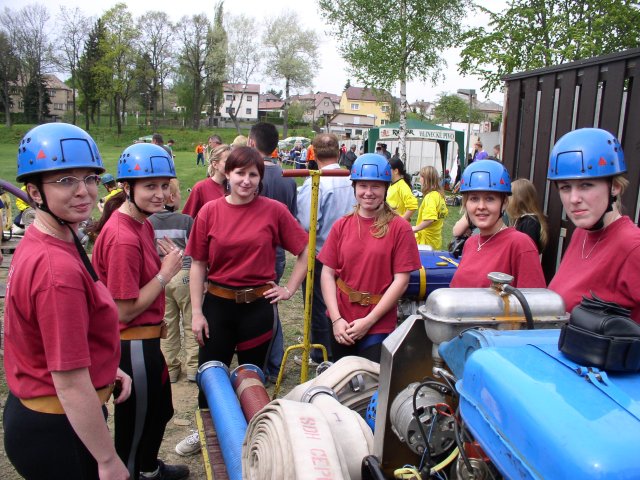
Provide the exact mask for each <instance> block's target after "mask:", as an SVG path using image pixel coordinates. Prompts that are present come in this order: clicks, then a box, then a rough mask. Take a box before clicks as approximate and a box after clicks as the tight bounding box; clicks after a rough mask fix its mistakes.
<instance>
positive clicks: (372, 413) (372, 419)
mask: <svg viewBox="0 0 640 480" xmlns="http://www.w3.org/2000/svg"><path fill="white" fill-rule="evenodd" d="M377 409H378V391H377V390H376V392H375V393H374V394H373V396H372V397H371V401H370V402H369V406H368V407H367V413H365V416H364V419H365V421H366V422H367V425H369V426H370V427H371V431H372V432H375V430H376V410H377Z"/></svg>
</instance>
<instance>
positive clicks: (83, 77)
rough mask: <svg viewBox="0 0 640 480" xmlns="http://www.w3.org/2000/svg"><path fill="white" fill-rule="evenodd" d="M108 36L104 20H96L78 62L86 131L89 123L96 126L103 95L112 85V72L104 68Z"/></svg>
mask: <svg viewBox="0 0 640 480" xmlns="http://www.w3.org/2000/svg"><path fill="white" fill-rule="evenodd" d="M106 34H107V31H106V29H105V27H104V23H103V21H102V19H100V18H99V19H98V20H96V22H95V23H94V25H93V28H92V29H91V31H90V32H89V36H88V37H87V40H86V42H85V45H84V50H83V52H82V55H81V56H80V59H79V61H78V68H77V70H76V74H77V77H78V78H77V83H76V84H77V86H78V91H79V93H80V109H81V111H83V112H84V117H85V118H84V122H85V127H84V128H85V130H87V131H89V123H90V122H92V123H94V124H95V114H96V112H97V111H99V108H100V99H101V93H102V92H106V91H108V85H109V84H110V83H111V76H110V72H109V71H108V70H107V71H106V72H105V69H104V68H103V67H102V65H103V64H105V60H104V56H105V54H104V52H105V51H106V49H107V47H106Z"/></svg>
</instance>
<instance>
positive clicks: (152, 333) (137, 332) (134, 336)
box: [120, 322, 167, 340]
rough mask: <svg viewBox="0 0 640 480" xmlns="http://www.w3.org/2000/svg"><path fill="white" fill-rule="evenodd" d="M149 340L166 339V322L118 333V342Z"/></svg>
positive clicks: (131, 328) (130, 328)
mask: <svg viewBox="0 0 640 480" xmlns="http://www.w3.org/2000/svg"><path fill="white" fill-rule="evenodd" d="M151 338H167V324H166V322H162V323H159V324H158V325H141V326H139V327H129V328H127V329H125V330H122V331H121V332H120V340H149V339H151Z"/></svg>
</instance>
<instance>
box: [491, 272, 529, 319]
mask: <svg viewBox="0 0 640 480" xmlns="http://www.w3.org/2000/svg"><path fill="white" fill-rule="evenodd" d="M487 278H489V280H490V281H491V288H493V289H494V290H496V291H497V292H498V293H499V294H500V295H513V296H514V297H516V298H517V299H518V301H519V302H520V305H522V312H523V313H524V318H525V320H526V321H527V330H533V329H534V328H535V326H534V324H533V314H532V313H531V307H529V302H527V299H526V298H525V296H524V295H523V294H522V292H521V291H520V290H518V289H517V288H515V287H512V286H511V282H513V276H512V275H508V274H506V273H502V272H491V273H489V274H488V275H487Z"/></svg>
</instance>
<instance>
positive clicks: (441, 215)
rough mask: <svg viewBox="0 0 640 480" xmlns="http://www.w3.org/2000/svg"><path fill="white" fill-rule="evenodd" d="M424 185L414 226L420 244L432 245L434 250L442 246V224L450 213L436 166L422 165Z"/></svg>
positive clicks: (422, 182)
mask: <svg viewBox="0 0 640 480" xmlns="http://www.w3.org/2000/svg"><path fill="white" fill-rule="evenodd" d="M420 185H422V195H423V198H422V204H421V205H420V208H419V209H418V219H417V220H416V225H415V227H413V233H415V235H416V241H417V242H418V245H430V246H431V247H432V248H433V249H434V250H440V249H441V248H442V226H443V225H444V219H445V218H446V217H447V215H448V214H449V209H448V208H447V204H446V203H445V201H444V191H443V188H442V185H441V184H440V179H439V178H438V171H437V170H436V169H435V168H434V167H422V169H421V170H420Z"/></svg>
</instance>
